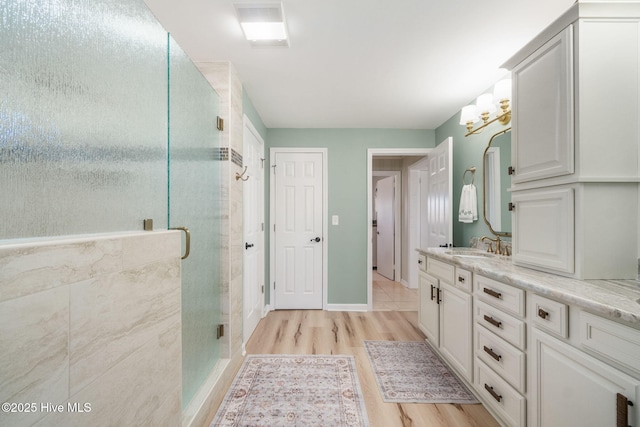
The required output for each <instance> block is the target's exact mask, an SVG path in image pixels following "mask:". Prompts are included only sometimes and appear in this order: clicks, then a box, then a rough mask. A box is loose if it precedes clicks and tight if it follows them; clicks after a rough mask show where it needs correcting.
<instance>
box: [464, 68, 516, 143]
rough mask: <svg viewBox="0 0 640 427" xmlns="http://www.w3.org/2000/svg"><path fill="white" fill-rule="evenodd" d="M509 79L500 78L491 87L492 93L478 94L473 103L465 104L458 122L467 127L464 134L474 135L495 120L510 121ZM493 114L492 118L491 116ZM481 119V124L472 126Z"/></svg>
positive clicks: (500, 121) (505, 122)
mask: <svg viewBox="0 0 640 427" xmlns="http://www.w3.org/2000/svg"><path fill="white" fill-rule="evenodd" d="M510 102H511V79H505V80H500V81H499V82H498V83H496V85H495V86H494V88H493V94H491V93H485V94H483V95H480V96H479V97H478V99H477V100H476V103H475V105H473V104H472V105H467V106H466V107H463V108H462V112H461V113H460V124H461V125H463V126H466V127H467V134H466V135H465V136H469V135H474V134H478V133H480V132H482V130H483V129H484V128H485V127H487V126H489V125H490V124H491V123H493V122H495V121H497V122H499V123H500V124H502V125H507V124H509V122H510V121H511V106H510V105H509V104H510ZM493 115H495V116H494V117H493V118H491V117H492V116H493ZM481 120H482V125H481V126H479V127H477V128H476V129H474V128H473V125H474V124H475V123H478V122H479V121H481Z"/></svg>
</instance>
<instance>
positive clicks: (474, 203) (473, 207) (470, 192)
mask: <svg viewBox="0 0 640 427" xmlns="http://www.w3.org/2000/svg"><path fill="white" fill-rule="evenodd" d="M477 219H478V195H477V193H476V186H475V185H473V184H466V185H463V186H462V194H461V195H460V209H459V210H458V221H460V222H467V223H469V222H473V221H476V220H477Z"/></svg>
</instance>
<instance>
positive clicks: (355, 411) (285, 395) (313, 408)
mask: <svg viewBox="0 0 640 427" xmlns="http://www.w3.org/2000/svg"><path fill="white" fill-rule="evenodd" d="M211 426H225V427H226V426H336V427H337V426H369V421H368V419H367V413H366V409H365V406H364V400H363V399H362V392H361V391H360V385H359V383H358V375H357V373H356V364H355V359H354V358H353V357H352V356H300V355H295V356H294V355H281V354H278V355H249V356H247V358H246V360H245V361H244V363H243V365H242V367H241V368H240V371H239V372H238V375H236V378H235V379H234V380H233V384H232V386H231V388H230V389H229V391H228V392H227V394H226V396H225V398H224V401H223V402H222V405H221V406H220V409H219V410H218V413H217V414H216V417H215V418H214V420H213V423H212V424H211Z"/></svg>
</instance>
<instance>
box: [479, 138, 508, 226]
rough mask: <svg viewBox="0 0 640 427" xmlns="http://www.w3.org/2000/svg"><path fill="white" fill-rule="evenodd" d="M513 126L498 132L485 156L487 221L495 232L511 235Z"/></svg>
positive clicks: (485, 212) (485, 215)
mask: <svg viewBox="0 0 640 427" xmlns="http://www.w3.org/2000/svg"><path fill="white" fill-rule="evenodd" d="M510 131H511V128H507V129H504V130H501V131H500V132H497V133H495V134H494V135H492V136H491V138H490V139H489V143H488V144H487V148H486V149H485V150H484V154H483V156H482V164H483V177H482V178H483V179H482V190H483V191H482V193H483V205H484V206H483V215H484V222H485V223H486V224H487V226H488V227H489V231H491V232H492V233H493V234H494V235H496V236H500V237H511V212H509V202H510V201H511V193H509V192H508V191H507V188H508V187H509V185H510V178H509V175H508V174H507V170H508V168H509V165H510V164H511V132H510Z"/></svg>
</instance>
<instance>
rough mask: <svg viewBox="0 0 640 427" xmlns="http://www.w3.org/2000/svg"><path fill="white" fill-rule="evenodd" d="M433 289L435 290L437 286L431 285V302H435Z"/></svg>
mask: <svg viewBox="0 0 640 427" xmlns="http://www.w3.org/2000/svg"><path fill="white" fill-rule="evenodd" d="M433 288H435V286H433V285H431V301H433V298H434V297H433Z"/></svg>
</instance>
